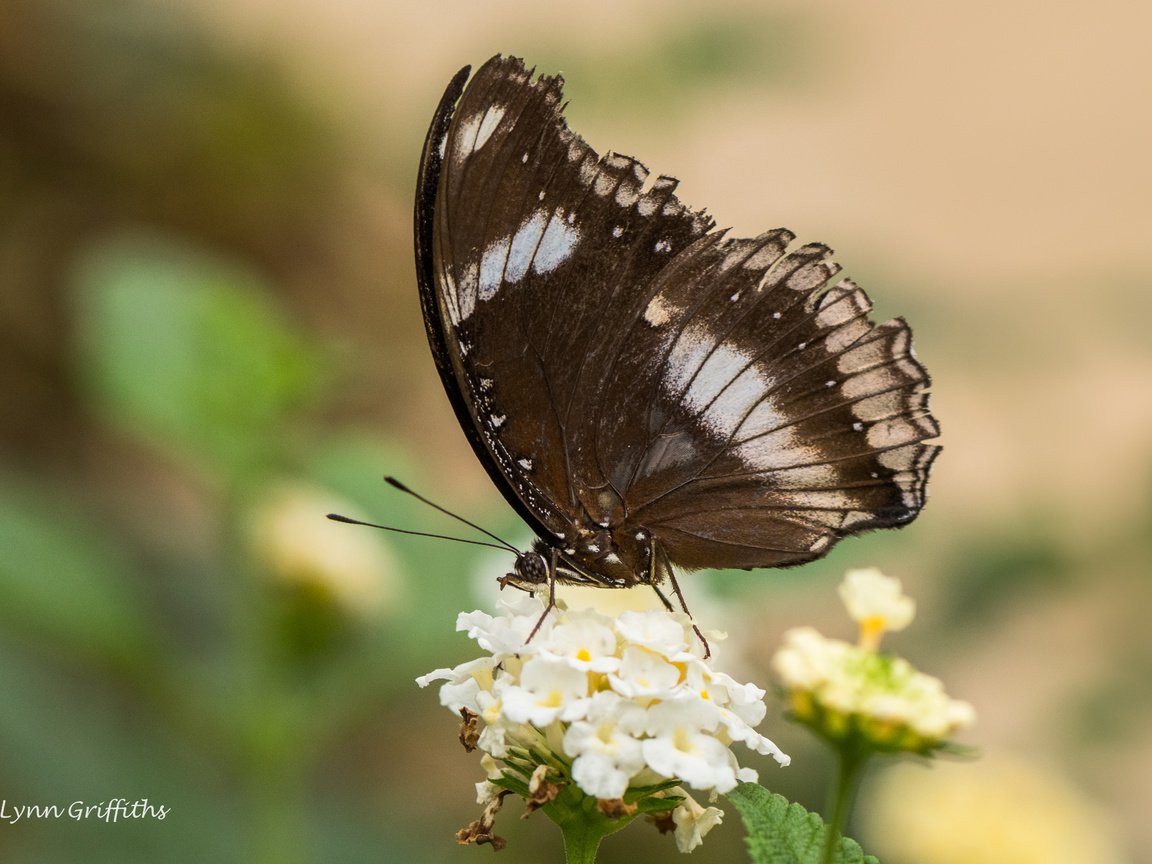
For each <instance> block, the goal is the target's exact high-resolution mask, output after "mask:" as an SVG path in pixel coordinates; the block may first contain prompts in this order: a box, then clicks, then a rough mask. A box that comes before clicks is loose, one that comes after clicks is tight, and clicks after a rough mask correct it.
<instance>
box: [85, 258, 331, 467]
mask: <svg viewBox="0 0 1152 864" xmlns="http://www.w3.org/2000/svg"><path fill="white" fill-rule="evenodd" d="M76 281H77V286H78V289H79V298H78V299H79V301H80V303H79V308H80V312H81V315H80V324H81V328H82V331H81V336H82V340H81V344H82V345H83V348H84V356H83V357H82V363H81V371H82V372H83V375H84V378H85V383H86V384H87V385H88V388H89V391H90V393H91V394H92V395H93V397H94V398H95V402H96V405H97V407H98V408H100V409H101V410H103V411H105V412H106V413H107V414H109V415H110V417H111V419H113V420H115V421H117V422H119V423H120V424H122V425H124V426H127V427H128V428H129V429H130V430H131V431H133V432H134V433H136V434H137V435H139V436H141V437H143V438H145V439H147V440H149V441H150V442H152V443H154V444H155V445H156V446H158V447H161V448H164V449H165V450H168V451H172V450H175V451H177V452H178V453H180V452H181V451H182V455H187V456H191V457H193V458H195V459H199V460H202V461H204V462H206V463H208V464H211V465H213V466H215V467H217V468H219V469H223V470H224V471H229V470H231V471H236V470H240V469H243V468H246V467H251V466H252V465H254V464H259V463H260V462H262V461H264V460H267V459H268V458H269V453H268V451H269V447H268V444H269V442H270V441H278V440H280V439H282V438H283V434H282V430H281V428H280V424H282V423H283V421H284V420H285V419H286V418H287V416H288V415H289V414H290V413H291V412H292V411H293V410H295V409H296V408H298V407H299V406H300V405H301V404H302V403H304V402H305V400H306V399H307V398H308V397H309V396H311V395H312V394H313V393H314V392H315V391H316V390H317V388H318V386H319V383H320V382H319V376H318V374H317V371H316V370H317V368H318V366H319V363H318V362H317V361H318V357H317V356H315V352H314V351H313V350H311V348H310V346H309V345H308V344H307V343H306V342H305V341H304V340H303V339H302V338H301V337H300V336H299V335H298V334H297V333H296V332H294V331H293V330H292V328H290V327H289V325H288V323H287V322H286V321H285V320H284V316H283V315H282V314H281V310H280V309H278V308H277V307H276V306H275V305H274V303H273V302H272V298H271V294H270V292H269V291H268V290H267V286H265V285H264V284H262V283H261V281H260V280H259V279H258V278H256V276H255V275H254V274H252V273H250V272H248V271H247V270H244V269H243V268H240V267H238V266H236V265H235V264H232V263H230V262H228V261H226V260H223V259H221V258H218V257H215V256H212V255H209V254H207V253H205V252H202V251H200V250H196V249H193V248H191V247H187V246H182V245H179V244H177V243H174V242H170V241H165V240H161V239H159V238H155V237H148V236H145V235H135V236H126V237H119V238H114V239H109V240H105V241H104V242H102V243H101V244H100V245H99V246H97V247H96V248H95V249H94V250H92V251H91V252H90V253H89V254H87V255H85V256H82V257H81V259H80V263H79V264H78V269H77V272H76Z"/></svg>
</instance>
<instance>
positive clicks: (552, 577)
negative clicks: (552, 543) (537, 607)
mask: <svg viewBox="0 0 1152 864" xmlns="http://www.w3.org/2000/svg"><path fill="white" fill-rule="evenodd" d="M556 556H557V553H556V549H555V547H553V549H552V559H551V561H550V562H549V564H548V605H547V606H545V607H544V612H543V613H542V614H541V615H540V620H539V621H537V622H536V626H535V627H533V628H532V632H531V633H529V634H528V638H527V639H525V640H524V644H525V645H527V644H528V643H529V642H531V641H532V637H533V636H535V635H536V631H537V630H539V629H540V625H541V624H543V623H544V619H545V618H547V617H548V613H549V612H551V611H552V610H553V609H554V608H555V606H556V561H557V557H556Z"/></svg>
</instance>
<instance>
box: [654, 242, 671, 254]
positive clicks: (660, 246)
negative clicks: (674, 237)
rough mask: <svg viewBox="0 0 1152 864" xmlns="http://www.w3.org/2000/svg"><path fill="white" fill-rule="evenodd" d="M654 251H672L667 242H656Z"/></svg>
mask: <svg viewBox="0 0 1152 864" xmlns="http://www.w3.org/2000/svg"><path fill="white" fill-rule="evenodd" d="M656 251H657V252H671V251H672V244H671V243H669V242H668V241H667V240H657V241H656Z"/></svg>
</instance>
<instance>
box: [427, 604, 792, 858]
mask: <svg viewBox="0 0 1152 864" xmlns="http://www.w3.org/2000/svg"><path fill="white" fill-rule="evenodd" d="M501 605H502V606H503V607H504V611H503V613H502V614H501V615H498V616H492V615H489V614H487V613H485V612H479V611H478V612H466V613H462V614H461V615H460V617H459V618H458V619H457V623H456V628H457V630H462V631H467V633H468V636H469V637H470V638H471V639H474V640H475V641H476V642H477V643H478V644H479V645H480V647H481V648H483V649H484V650H485V651H487V652H489V653H488V654H486V655H484V656H482V657H480V658H478V659H476V660H472V661H470V662H467V663H464V664H462V665H460V666H457V667H456V668H454V669H437V670H436V671H434V672H431V673H429V674H428V675H424V676H422V677H421V678H418V679H417V682H418V683H419V684H420V686H422V687H425V686H427V685H428V684H430V683H431V682H433V681H444V682H445V683H444V684H443V685H442V686H441V688H440V702H441V704H443V705H444V706H446V707H447V708H449V709H451V710H452V711H453V712H457V713H460V712H461V709H467V711H468V712H472V713H474V714H476V715H479V718H480V720H482V721H483V729H482V731H481V732H480V734H479V738H478V741H477V745H478V747H479V748H480V749H481V750H482V751H484V753H485V754H487V758H485V759H484V760H483V761H484V763H485V765H486V767H487V769H488V771H489V777H490V779H493V780H495V779H498V778H499V777H500V776H501V775H502V773H503V769H502V766H501V764H500V763H501V761H503V760H508V759H513V758H516V759H519V758H523V755H524V754H526V753H544V754H549V758H555V759H556V760H558V764H560V765H562V766H563V768H564V771H565V773H566V774H567V775H568V777H569V778H570V779H571V780H572V781H573V782H574V783H575V784H576V785H577V786H578V787H579V788H580V789H581V790H582V791H583V792H584V793H585V794H587V795H589V796H592V797H594V798H598V799H603V800H615V799H621V798H623V796H624V794H625V792H626V791H627V790H628V788H629V787H630V786H633V787H640V786H651V785H655V784H659V783H662V782H665V781H668V780H678V781H679V782H680V783H681V784H683V785H685V786H689V787H691V788H693V789H698V790H709V791H712V790H714V791H716V792H727V791H729V790H731V789H732V788H733V787H735V786H736V783H737V781H750V782H754V781H755V780H756V779H757V775H756V772H755V771H754V770H752V769H749V768H741V767H740V766H739V765H738V764H737V761H736V756H735V754H733V752H732V751H731V750H730V749H729V745H730V744H732V743H733V742H735V741H740V742H742V743H744V744H745V745H746V746H748V747H749V748H751V749H752V750H755V751H756V752H758V753H762V754H766V755H771V756H773V757H774V758H775V759H776V761H777V762H779V763H780V764H781V765H787V764H788V761H789V758H788V756H786V755H785V754H783V753H782V752H781V751H780V750H779V748H777V747H776V745H775V744H773V743H772V742H771V741H770V740H768V739H767V738H765V737H764V736H763V735H761V734H759V733H758V732H756V731H755V729H754V728H753V727H755V726H756V725H757V724H758V723H760V721H761V720H763V719H764V715H765V712H766V710H767V709H766V707H765V705H764V691H763V690H762V689H760V688H759V687H756V686H755V685H753V684H741V683H739V682H737V681H735V680H734V679H733V678H731V677H730V676H728V675H726V674H724V673H723V672H718V671H716V670H714V669H713V668H712V667H711V665H710V664H709V663H708V662H707V661H705V660H704V659H703V647H702V645H701V644H700V641H699V640H698V639H697V638H696V637H695V635H694V634H693V632H692V628H691V622H690V621H689V620H688V618H687V616H684V615H681V614H677V613H670V612H666V611H663V610H660V611H645V612H625V613H623V614H621V615H620V616H619V617H617V618H609V617H607V616H605V615H602V614H600V613H599V612H596V611H594V610H590V609H585V610H570V609H565V608H563V607H561V606H558V607H557V608H556V609H554V610H553V611H552V612H551V613H550V614H549V615H548V616H547V618H546V619H545V620H544V623H543V624H542V626H541V627H540V630H539V631H538V632H537V633H536V634H535V636H533V637H532V639H531V641H526V640H527V639H528V635H529V633H530V632H531V630H532V628H533V627H534V626H535V625H536V622H537V621H538V620H539V619H540V615H541V613H542V612H543V609H544V606H543V604H542V603H541V602H540V601H539V600H538V599H534V598H531V597H516V598H511V599H507V600H502V602H501ZM673 815H674V818H675V821H676V824H677V839H678V842H680V841H682V842H680V846H681V849H684V848H685V846H686V845H689V844H690V845H695V844H696V843H698V842H699V838H700V836H702V833H703V831H706V830H707V828H709V827H711V825H712V824H715V822H717V821H718V819H719V811H717V810H715V808H707V810H704V809H703V808H700V807H698V805H695V802H692V805H690V806H689V805H682V806H681V807H679V808H677V811H676V812H675V813H674V814H673ZM681 827H683V828H684V831H683V832H682V831H681ZM693 832H694V834H695V839H694V841H693V840H692V835H693ZM682 833H683V834H684V837H681V834H682ZM685 851H687V850H686V849H685Z"/></svg>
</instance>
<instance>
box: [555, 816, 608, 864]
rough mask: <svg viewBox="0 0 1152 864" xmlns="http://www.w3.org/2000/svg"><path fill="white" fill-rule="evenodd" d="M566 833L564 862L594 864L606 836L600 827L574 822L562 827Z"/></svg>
mask: <svg viewBox="0 0 1152 864" xmlns="http://www.w3.org/2000/svg"><path fill="white" fill-rule="evenodd" d="M560 830H561V831H563V832H564V860H565V862H566V864H594V862H595V861H596V850H597V849H599V848H600V840H601V838H602V837H603V836H604V835H603V834H602V833H601V832H600V831H599V830H598V826H595V825H592V824H590V823H588V822H583V821H573V822H568V823H566V824H563V825H561V826H560Z"/></svg>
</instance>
